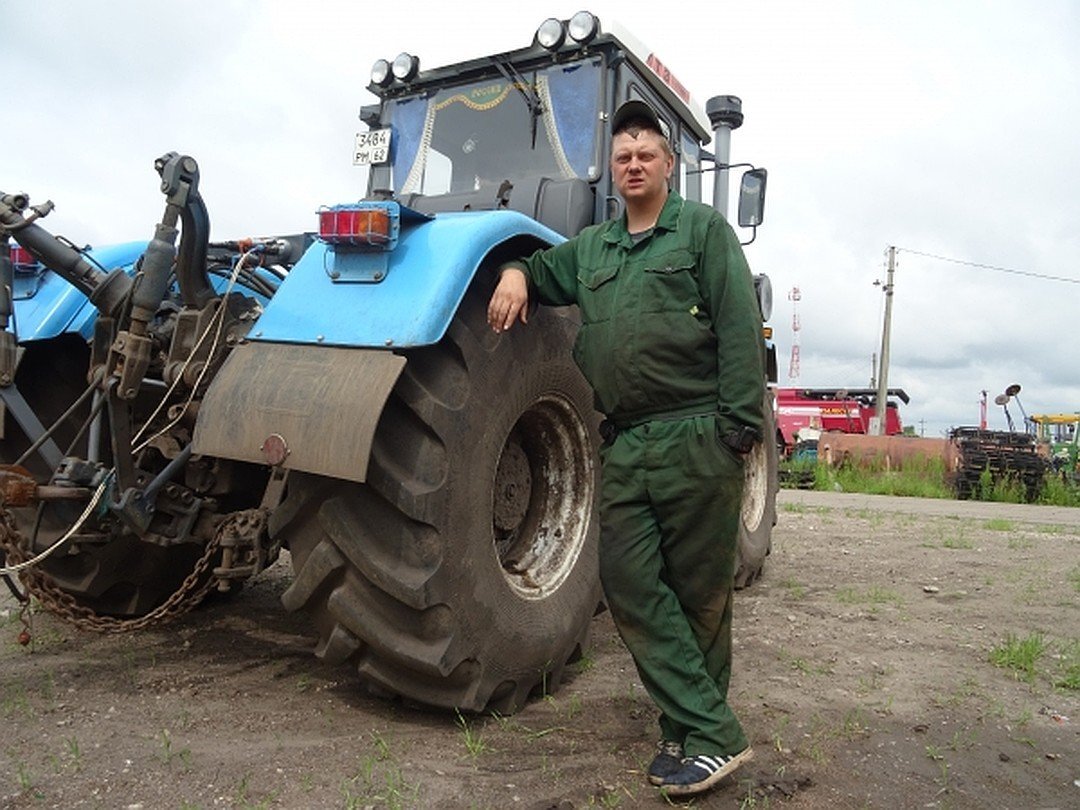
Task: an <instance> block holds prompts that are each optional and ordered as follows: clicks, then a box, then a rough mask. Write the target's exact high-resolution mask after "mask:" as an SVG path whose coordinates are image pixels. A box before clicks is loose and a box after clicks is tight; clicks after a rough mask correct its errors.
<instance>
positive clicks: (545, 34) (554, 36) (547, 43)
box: [536, 17, 566, 51]
mask: <svg viewBox="0 0 1080 810" xmlns="http://www.w3.org/2000/svg"><path fill="white" fill-rule="evenodd" d="M564 42H566V26H564V25H563V24H562V21H561V20H556V19H555V18H554V17H548V18H547V19H546V20H544V21H543V22H542V23H540V27H539V28H537V29H536V43H537V44H538V45H539V46H540V47H541V48H544V49H545V50H548V51H557V50H559V48H561V47H562V44H563V43H564Z"/></svg>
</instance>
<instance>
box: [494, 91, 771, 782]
mask: <svg viewBox="0 0 1080 810" xmlns="http://www.w3.org/2000/svg"><path fill="white" fill-rule="evenodd" d="M611 130H612V135H613V137H612V150H611V152H612V156H611V172H612V177H613V179H614V183H615V187H616V189H617V190H618V192H619V194H620V195H621V196H622V198H623V200H624V201H625V203H626V210H625V214H624V215H623V216H621V217H619V218H618V219H614V220H610V221H608V222H605V223H602V224H600V225H594V226H592V227H590V228H586V229H585V230H584V231H582V233H581V234H579V235H578V236H577V237H575V238H573V239H571V240H570V241H568V242H564V243H563V244H561V245H558V246H556V247H553V248H549V249H547V250H541V251H538V252H537V253H534V254H533V255H532V256H530V257H529V258H527V259H525V260H523V261H521V262H513V263H510V264H508V265H506V266H505V267H504V268H502V271H501V275H500V279H499V283H498V286H497V287H496V289H495V292H494V294H493V295H492V297H491V302H490V304H489V307H488V322H489V323H490V325H491V327H492V328H493V329H495V330H496V331H504V330H506V329H509V328H510V327H511V326H512V325H513V324H514V322H515V321H516V320H520V321H521V322H522V323H523V324H524V323H526V322H527V314H528V298H529V295H530V294H532V295H534V296H535V297H536V298H537V299H538V300H539V301H540V302H541V303H544V304H549V305H554V306H564V305H568V304H577V305H578V307H579V308H580V310H581V318H582V326H581V330H580V332H579V334H578V338H577V342H576V344H575V346H574V359H575V361H576V362H577V364H578V366H579V367H580V368H581V370H582V373H583V374H584V375H585V378H586V379H587V380H588V381H589V383H590V384H591V385H592V387H593V390H594V391H595V395H596V403H597V407H598V408H599V410H601V411H602V412H603V413H604V414H605V415H606V419H605V422H604V423H603V424H602V425H601V432H602V434H603V435H604V439H605V441H604V444H603V446H602V447H601V449H600V458H601V461H602V464H603V473H602V475H603V481H602V486H601V495H600V523H601V528H600V577H601V581H602V583H603V587H604V593H605V595H606V597H607V600H608V605H609V606H610V608H611V614H612V617H613V618H614V620H615V626H616V627H617V628H618V630H619V634H620V635H621V636H622V638H623V641H624V642H625V643H626V646H627V648H628V649H629V650H630V653H631V655H632V656H633V658H634V663H635V664H636V666H637V669H638V673H639V675H640V677H641V681H642V683H643V684H644V685H645V688H646V690H648V692H649V695H650V696H651V697H652V699H653V700H654V701H655V702H656V704H657V706H658V707H659V708H660V733H661V740H660V742H659V743H658V746H657V754H656V757H655V758H654V759H653V761H652V763H651V764H650V766H649V771H648V777H649V781H650V782H652V783H653V784H655V785H659V786H660V787H661V789H662V790H663V791H664V792H665V793H667V794H668V795H672V796H682V795H690V794H695V793H699V792H701V791H704V790H707V789H708V788H710V787H711V786H712V785H714V784H715V783H716V782H718V781H719V780H720V779H722V778H723V777H724V776H726V775H727V774H729V773H731V772H732V771H734V770H735V769H736V768H738V767H739V766H740V765H742V764H743V763H744V762H746V761H747V760H749V759H750V758H751V756H752V754H753V752H752V750H751V748H750V745H749V742H748V741H747V738H746V735H745V734H744V733H743V730H742V727H741V726H740V725H739V721H738V720H737V719H736V717H735V714H734V713H733V712H732V710H731V708H730V707H729V706H728V704H727V691H728V682H729V680H730V677H731V612H732V594H733V591H734V574H735V570H734V569H735V557H736V543H737V537H738V530H739V510H740V503H741V500H742V488H743V456H744V455H745V454H746V453H747V452H749V451H750V449H751V448H752V447H753V444H754V442H755V441H758V440H760V435H761V426H762V413H761V408H762V396H763V387H762V386H763V380H764V371H763V362H762V343H761V318H760V314H759V311H758V306H757V299H756V297H755V295H754V287H753V280H752V278H751V276H750V271H749V269H748V268H747V265H746V260H745V258H744V257H743V253H742V249H741V248H740V246H739V242H738V239H736V237H735V234H734V232H733V231H732V230H731V227H730V226H729V225H728V224H727V222H726V221H725V220H724V218H723V217H722V216H720V214H718V213H717V212H716V211H715V210H714V209H713V208H711V207H709V206H707V205H702V204H700V203H695V202H692V201H688V200H684V199H683V198H682V197H681V196H679V194H678V193H677V192H675V191H671V190H669V189H668V182H669V179H670V177H671V172H672V169H673V168H674V166H675V157H674V155H673V154H672V150H671V145H670V143H669V141H668V132H667V127H666V126H665V124H664V123H663V122H662V121H661V120H660V119H659V117H658V116H657V114H656V112H655V111H654V110H653V109H651V108H650V107H649V106H648V105H646V104H644V103H643V102H640V101H629V102H627V103H626V104H623V105H622V106H621V107H620V108H619V109H618V110H617V111H616V112H615V115H614V116H613V117H612V123H611Z"/></svg>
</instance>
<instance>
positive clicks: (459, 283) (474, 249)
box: [249, 211, 564, 349]
mask: <svg viewBox="0 0 1080 810" xmlns="http://www.w3.org/2000/svg"><path fill="white" fill-rule="evenodd" d="M562 241H564V238H563V237H562V236H560V235H559V234H557V233H556V232H555V231H553V230H551V229H549V228H547V227H545V226H543V225H541V224H540V223H538V222H537V221H536V220H534V219H531V218H529V217H527V216H525V215H524V214H520V213H517V212H516V211H482V212H459V213H445V214H438V215H437V216H435V217H434V218H432V219H430V220H426V221H424V222H423V223H421V224H418V225H412V226H408V227H406V226H404V225H403V226H402V228H401V235H400V238H399V241H398V243H397V246H396V247H395V248H394V249H393V250H392V251H389V252H387V253H385V254H381V255H382V256H384V257H385V266H384V267H382V268H380V269H378V270H376V271H373V272H370V273H369V274H368V275H367V276H366V280H363V281H358V280H348V279H346V278H342V277H340V276H339V277H338V278H331V276H332V275H333V274H334V273H336V272H338V270H337V267H338V263H337V262H336V261H335V259H336V258H337V257H335V251H337V250H340V248H336V247H334V246H332V245H328V244H325V243H323V242H316V243H315V244H313V245H312V246H311V247H310V248H308V251H307V252H306V253H305V254H304V256H303V258H302V259H301V260H300V261H299V262H297V263H296V265H295V266H294V267H293V269H292V271H291V272H290V273H289V276H288V278H286V279H285V281H284V282H282V285H281V288H280V289H279V290H278V292H277V294H276V295H275V296H274V297H273V299H272V300H271V301H270V303H269V304H268V305H267V307H266V311H265V312H264V313H263V314H262V315H261V316H260V317H259V319H258V321H257V322H256V323H255V325H254V326H253V327H252V329H251V332H250V333H249V338H251V339H252V340H254V341H267V342H274V343H308V344H321V345H329V346H355V347H365V348H380V349H385V348H395V349H406V348H413V347H417V346H429V345H432V344H435V343H438V342H439V340H441V339H442V336H443V335H444V334H445V333H446V329H447V327H448V326H449V325H450V321H451V319H453V317H454V313H455V312H457V308H458V304H460V303H461V299H462V298H463V297H464V296H465V291H466V290H467V289H468V287H469V284H470V283H471V282H472V279H473V276H474V275H476V272H477V270H478V269H479V268H480V266H481V264H482V263H483V262H484V261H485V260H489V261H490V260H491V258H492V257H495V258H496V259H498V260H501V259H503V258H505V259H509V258H512V257H513V256H515V255H521V254H522V253H523V252H528V251H529V250H531V249H532V248H536V247H542V246H546V245H553V244H556V243H558V242H562ZM511 246H512V248H511ZM508 248H511V249H508ZM369 255H370V254H369ZM376 275H377V276H378V278H377V280H376V278H375V276H376Z"/></svg>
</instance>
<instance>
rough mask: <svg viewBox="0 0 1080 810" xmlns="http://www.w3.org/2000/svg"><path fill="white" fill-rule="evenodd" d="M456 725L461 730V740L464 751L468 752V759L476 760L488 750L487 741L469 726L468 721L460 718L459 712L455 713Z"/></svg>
mask: <svg viewBox="0 0 1080 810" xmlns="http://www.w3.org/2000/svg"><path fill="white" fill-rule="evenodd" d="M457 724H458V727H459V728H460V729H461V738H462V741H463V742H464V743H465V750H466V751H468V752H469V756H470V757H472V758H473V759H476V758H477V757H478V756H480V755H481V754H483V753H484V752H485V751H487V750H488V744H487V741H486V740H485V739H484V738H483V736H482V735H480V734H479V733H478V732H477V731H475V730H474V729H473V728H472V726H470V725H469V721H468V720H466V719H465V718H464V717H463V716H462V714H461V712H458V713H457Z"/></svg>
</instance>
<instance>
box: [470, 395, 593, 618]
mask: <svg viewBox="0 0 1080 810" xmlns="http://www.w3.org/2000/svg"><path fill="white" fill-rule="evenodd" d="M590 447H591V443H590V441H589V432H588V428H587V427H586V425H585V423H584V421H583V420H582V418H581V416H580V415H579V414H578V412H577V410H576V409H575V408H574V406H573V405H572V404H571V402H570V401H569V400H567V399H565V398H563V397H561V396H557V395H548V396H544V397H541V398H539V399H537V400H536V401H535V402H533V403H532V405H530V406H529V407H528V408H527V409H526V410H525V411H524V413H522V414H521V416H520V417H519V418H518V420H517V422H516V423H515V424H514V426H513V428H512V429H511V430H510V432H509V434H508V435H507V437H506V440H505V441H504V443H503V447H502V450H501V451H500V454H499V463H498V465H497V467H496V471H495V480H494V483H493V498H492V532H493V536H494V549H495V555H496V557H497V559H498V562H499V566H500V568H501V569H502V572H503V578H504V579H505V580H506V582H507V584H508V585H509V586H510V588H511V589H512V590H513V591H514V592H515V593H517V594H519V595H520V596H522V597H524V598H526V599H543V598H545V597H547V596H549V595H550V594H551V593H553V592H554V591H555V590H557V589H558V588H559V586H560V585H561V584H562V583H563V582H564V581H565V580H566V578H567V577H568V576H569V574H570V572H571V571H572V570H573V569H574V566H575V564H576V563H577V559H578V557H579V556H580V554H581V550H582V548H584V546H585V540H586V538H587V536H588V532H589V521H590V519H591V513H592V502H593V494H594V489H595V484H594V475H593V458H592V453H591V450H590Z"/></svg>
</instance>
